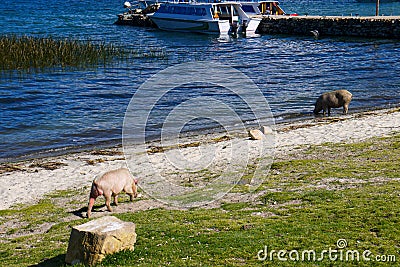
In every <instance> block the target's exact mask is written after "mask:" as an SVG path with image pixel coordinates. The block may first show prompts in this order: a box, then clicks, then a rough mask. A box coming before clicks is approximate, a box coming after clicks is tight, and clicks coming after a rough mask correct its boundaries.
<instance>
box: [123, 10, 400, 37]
mask: <svg viewBox="0 0 400 267" xmlns="http://www.w3.org/2000/svg"><path fill="white" fill-rule="evenodd" d="M116 24H120V25H133V26H146V27H155V25H154V24H153V23H152V22H151V21H150V19H149V18H148V17H147V16H146V15H141V14H135V15H131V14H129V15H127V14H125V15H124V16H122V15H120V17H119V18H118V21H117V22H116ZM257 31H258V33H259V34H288V35H306V36H312V35H313V34H312V33H311V31H318V33H319V36H321V37H324V36H352V37H366V38H388V39H400V16H373V17H359V16H286V15H275V16H263V17H262V21H261V23H260V25H259V27H258V30H257Z"/></svg>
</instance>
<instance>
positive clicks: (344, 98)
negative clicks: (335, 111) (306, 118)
mask: <svg viewBox="0 0 400 267" xmlns="http://www.w3.org/2000/svg"><path fill="white" fill-rule="evenodd" d="M352 98H353V95H352V94H351V93H350V92H349V91H347V90H337V91H332V92H328V93H324V94H322V95H321V96H320V97H319V98H318V99H317V101H316V102H315V109H314V114H315V115H317V114H318V112H320V111H321V110H323V111H324V112H323V114H324V115H325V114H326V110H328V115H331V108H340V107H343V114H347V112H348V110H349V105H350V101H351V99H352Z"/></svg>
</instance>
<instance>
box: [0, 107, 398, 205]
mask: <svg viewBox="0 0 400 267" xmlns="http://www.w3.org/2000/svg"><path fill="white" fill-rule="evenodd" d="M399 131H400V112H399V110H398V109H397V110H380V111H375V112H368V113H361V114H354V115H347V116H341V117H338V118H332V117H330V118H324V119H315V120H310V121H303V122H298V123H292V124H281V125H277V133H276V134H275V146H276V148H275V153H276V154H277V155H280V154H286V153H287V152H289V151H291V150H292V149H293V148H295V147H298V146H301V145H306V144H308V145H312V144H321V143H326V142H330V143H342V142H346V143H348V142H355V141H359V140H365V139H367V138H370V137H376V136H386V135H389V134H391V133H394V132H399ZM229 142H230V141H222V142H218V143H215V144H214V146H216V147H217V148H220V149H224V148H225V147H226V146H229ZM235 142H257V141H249V140H248V137H247V136H246V137H242V139H240V140H235ZM207 145H210V144H207ZM191 149H193V150H191ZM198 149H199V148H198V147H192V148H186V151H185V153H191V151H195V150H196V151H198ZM216 150H218V149H216ZM218 151H220V150H218ZM106 157H108V160H106V161H100V162H97V163H96V164H94V165H90V164H88V163H87V161H88V160H92V161H93V160H94V161H95V160H96V159H99V158H101V156H98V155H97V156H96V155H93V154H91V153H89V152H83V153H76V154H69V155H65V156H61V157H54V158H50V159H46V160H48V161H57V162H62V163H65V166H62V167H61V168H59V169H56V170H45V169H42V168H39V167H28V166H29V165H30V164H31V162H32V161H27V162H24V163H21V164H22V165H23V166H25V167H27V168H22V170H16V171H12V172H5V173H2V174H0V198H1V200H2V201H1V202H0V210H2V209H7V208H10V207H11V206H12V205H15V204H18V203H33V202H35V201H37V200H38V199H40V198H42V197H43V196H45V195H46V194H48V193H51V192H54V191H56V190H67V189H74V188H75V189H81V188H85V187H87V188H88V187H89V186H90V184H91V182H92V180H93V179H94V177H95V176H96V175H98V174H101V173H104V172H106V171H109V170H112V169H116V168H120V167H124V166H126V165H125V161H124V160H123V159H122V156H121V155H119V156H103V158H106ZM157 157H158V158H160V157H159V155H158V156H157ZM157 157H154V159H156V158H157ZM154 159H153V160H154ZM163 162H166V161H165V160H164V161H160V162H158V165H160V166H162V165H163V164H167V163H163ZM164 167H165V166H164ZM165 168H166V169H167V167H165ZM24 169H25V170H24ZM142 171H143V172H146V170H142ZM88 190H89V189H88ZM88 190H87V191H88ZM88 193H89V191H88Z"/></svg>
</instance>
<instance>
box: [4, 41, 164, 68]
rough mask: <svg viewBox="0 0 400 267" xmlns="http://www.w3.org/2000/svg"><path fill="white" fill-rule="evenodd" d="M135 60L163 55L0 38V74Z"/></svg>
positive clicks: (99, 45)
mask: <svg viewBox="0 0 400 267" xmlns="http://www.w3.org/2000/svg"><path fill="white" fill-rule="evenodd" d="M138 57H145V58H148V57H155V58H163V57H165V53H163V52H161V53H150V54H148V53H146V54H143V55H141V54H140V53H139V52H137V51H132V50H127V49H124V48H119V47H116V46H113V45H111V44H105V43H93V42H91V41H80V40H71V39H55V38H52V37H48V38H41V37H31V36H15V35H12V36H1V37H0V72H6V71H13V70H17V71H26V72H41V71H44V70H48V69H52V68H57V69H58V68H61V69H65V68H77V69H81V68H92V67H97V66H102V65H103V66H104V65H106V64H108V63H111V62H113V61H115V60H127V59H130V58H138Z"/></svg>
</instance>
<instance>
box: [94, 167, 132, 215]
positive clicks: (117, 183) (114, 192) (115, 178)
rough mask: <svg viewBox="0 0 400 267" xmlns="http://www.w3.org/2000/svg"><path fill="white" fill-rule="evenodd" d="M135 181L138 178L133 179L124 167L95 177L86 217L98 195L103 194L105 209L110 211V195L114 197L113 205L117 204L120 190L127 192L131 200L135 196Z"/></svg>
mask: <svg viewBox="0 0 400 267" xmlns="http://www.w3.org/2000/svg"><path fill="white" fill-rule="evenodd" d="M137 182H138V180H137V179H133V177H132V175H131V174H130V172H129V170H128V169H126V168H121V169H117V170H112V171H109V172H106V173H104V174H103V175H101V176H98V177H97V178H95V179H94V180H93V183H92V188H91V190H90V197H89V205H88V210H87V217H88V218H90V215H91V213H92V208H93V205H94V202H95V201H96V198H97V197H98V196H101V195H104V197H105V199H106V206H107V209H108V211H110V212H111V211H112V209H111V206H110V202H111V196H113V197H114V203H115V205H118V199H117V198H118V194H119V193H121V192H125V193H127V194H128V195H129V196H130V200H131V201H132V200H133V198H134V197H137V186H136V185H137Z"/></svg>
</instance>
